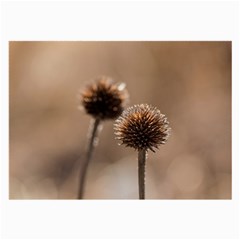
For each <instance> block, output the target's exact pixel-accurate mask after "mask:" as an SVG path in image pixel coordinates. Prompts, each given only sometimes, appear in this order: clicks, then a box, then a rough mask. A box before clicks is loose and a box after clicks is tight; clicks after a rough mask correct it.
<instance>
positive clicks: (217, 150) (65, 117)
mask: <svg viewBox="0 0 240 240" xmlns="http://www.w3.org/2000/svg"><path fill="white" fill-rule="evenodd" d="M9 57H10V60H9V73H10V79H9V88H10V90H9V91H10V94H9V97H10V160H9V167H10V168H9V169H10V170H9V181H10V189H9V197H10V199H76V197H77V189H78V178H79V176H78V174H79V170H80V167H81V164H82V161H83V160H84V154H85V149H86V144H87V138H86V136H87V133H88V126H89V122H90V119H91V118H90V116H87V115H86V114H85V113H84V112H83V111H80V110H78V106H79V99H78V92H79V89H83V88H84V87H85V85H86V84H87V83H89V81H91V80H92V79H94V78H95V77H96V76H99V75H107V76H111V77H112V78H113V79H114V80H115V81H116V82H125V83H126V85H127V89H128V91H129V94H130V100H129V103H128V105H129V106H130V105H133V104H139V103H148V104H151V105H153V106H156V107H158V108H159V109H160V110H161V112H162V113H164V114H166V116H167V117H168V119H169V122H170V126H171V128H172V131H171V136H170V138H169V141H168V142H167V143H166V144H165V145H164V146H161V147H160V150H159V151H157V152H156V153H151V152H149V154H148V160H147V169H146V171H147V172H146V174H147V176H146V198H147V199H231V42H81V41H79V42H10V43H9ZM137 186H138V185H137V153H136V152H135V151H134V150H132V149H129V148H125V147H124V146H118V143H117V141H116V140H114V133H113V122H112V121H106V122H104V126H103V129H102V132H101V134H100V141H99V145H98V147H97V149H95V152H94V154H93V159H92V162H91V163H90V166H89V170H88V174H87V183H86V193H85V198H86V199H138V189H137Z"/></svg>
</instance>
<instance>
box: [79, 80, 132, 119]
mask: <svg viewBox="0 0 240 240" xmlns="http://www.w3.org/2000/svg"><path fill="white" fill-rule="evenodd" d="M127 98H128V93H127V91H126V89H125V84H124V83H121V84H115V83H113V81H112V79H111V78H109V77H105V76H103V77H99V78H97V79H96V81H95V82H94V83H92V84H89V85H88V86H87V88H86V89H85V90H84V91H83V92H82V94H81V103H82V105H83V107H84V109H85V111H86V113H88V114H90V115H92V116H93V117H94V118H99V119H101V120H105V119H115V118H116V117H118V116H119V115H120V114H121V113H122V111H123V108H124V104H125V101H126V99H127Z"/></svg>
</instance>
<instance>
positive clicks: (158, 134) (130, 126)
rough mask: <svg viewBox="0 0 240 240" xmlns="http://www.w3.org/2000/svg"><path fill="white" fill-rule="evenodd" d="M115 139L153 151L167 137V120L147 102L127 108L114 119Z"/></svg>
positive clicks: (168, 129)
mask: <svg viewBox="0 0 240 240" xmlns="http://www.w3.org/2000/svg"><path fill="white" fill-rule="evenodd" d="M114 130H115V135H116V139H117V140H120V141H121V144H124V145H126V146H128V147H132V148H134V149H136V150H142V149H145V150H148V149H150V150H151V151H153V152H154V148H158V147H159V145H161V144H164V143H165V142H166V141H167V139H168V137H169V132H170V128H169V122H168V121H167V118H166V117H165V115H164V114H162V113H161V112H160V110H158V109H157V108H155V107H152V106H150V105H148V104H140V105H134V106H133V107H129V108H127V109H126V110H125V111H123V113H122V114H121V116H120V117H119V118H118V119H117V120H116V121H115V125H114Z"/></svg>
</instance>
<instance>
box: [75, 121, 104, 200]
mask: <svg viewBox="0 0 240 240" xmlns="http://www.w3.org/2000/svg"><path fill="white" fill-rule="evenodd" d="M100 122H101V121H100V119H94V121H93V123H91V125H90V129H89V130H90V136H89V143H88V146H87V155H86V160H85V162H84V163H83V166H82V168H81V170H80V179H79V189H78V199H83V195H84V190H85V180H86V175H87V169H88V165H89V162H90V161H91V158H92V153H93V150H94V147H95V144H96V142H97V140H98V137H97V133H98V129H99V126H100Z"/></svg>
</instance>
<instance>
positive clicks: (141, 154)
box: [138, 149, 146, 199]
mask: <svg viewBox="0 0 240 240" xmlns="http://www.w3.org/2000/svg"><path fill="white" fill-rule="evenodd" d="M145 168H146V150H145V149H141V150H139V151H138V188H139V199H145Z"/></svg>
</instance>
